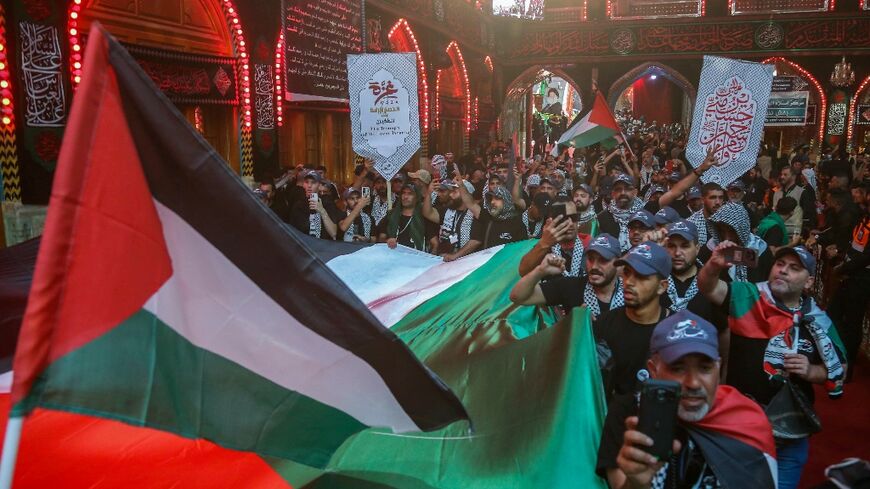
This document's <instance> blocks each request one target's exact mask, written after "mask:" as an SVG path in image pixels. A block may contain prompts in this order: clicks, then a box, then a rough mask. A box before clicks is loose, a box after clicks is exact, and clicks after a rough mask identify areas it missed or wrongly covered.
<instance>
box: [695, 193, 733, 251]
mask: <svg viewBox="0 0 870 489" xmlns="http://www.w3.org/2000/svg"><path fill="white" fill-rule="evenodd" d="M701 199H702V201H703V207H702V208H701V210H699V211H697V212H695V213H694V214H692V215H691V216H689V218H688V220H689V221H691V222H692V224H694V225H695V226H696V227H697V228H698V243H700V244H701V246H703V245H705V244H707V241H708V240H710V239H715V238H716V229H715V228H714V226H713V223H712V222H710V218H711V217H712V216H713V214H715V213H716V212H717V211H718V210H719V208H720V207H722V205H723V204H725V190H724V189H723V188H722V187H720V186H719V184H718V183H713V182H709V183H705V184H704V185H703V186H702V187H701Z"/></svg>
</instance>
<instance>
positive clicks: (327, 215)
mask: <svg viewBox="0 0 870 489" xmlns="http://www.w3.org/2000/svg"><path fill="white" fill-rule="evenodd" d="M301 181H302V185H301V186H293V187H292V188H289V189H287V191H286V193H285V195H286V199H281V201H280V202H281V203H282V204H285V206H282V207H281V211H280V212H279V211H278V210H276V213H278V216H279V217H281V219H282V220H284V222H286V223H288V224H290V225H291V226H293V227H294V228H296V229H298V230H300V231H302V232H303V233H305V234H307V235H309V236H314V237H315V238H321V239H335V236H336V233H337V231H338V227H337V226H336V225H335V222H336V221H337V220H339V219H338V217H339V213H340V211H339V210H338V209H336V208H335V206H334V205H332V203H331V202H330V201H324V200H323V199H321V198H320V183H321V182H320V174H318V173H317V172H316V171H314V170H310V171H308V172H306V173H305V174H304V175H303V176H302V178H301Z"/></svg>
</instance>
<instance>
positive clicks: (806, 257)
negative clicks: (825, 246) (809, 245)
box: [773, 246, 816, 275]
mask: <svg viewBox="0 0 870 489" xmlns="http://www.w3.org/2000/svg"><path fill="white" fill-rule="evenodd" d="M788 254H791V255H795V256H796V257H797V259H798V260H800V262H801V265H803V266H804V268H805V269H806V270H807V271H808V272H810V275H814V274H815V273H816V257H814V256H813V254H812V253H810V250H808V249H806V248H804V247H803V246H787V247H784V248H780V249H778V250H776V254H775V255H773V257H774V258H775V259H778V258H782V257H783V256H785V255H788Z"/></svg>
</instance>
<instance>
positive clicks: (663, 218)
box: [655, 206, 680, 224]
mask: <svg viewBox="0 0 870 489" xmlns="http://www.w3.org/2000/svg"><path fill="white" fill-rule="evenodd" d="M655 220H656V224H670V223H672V222H677V221H679V220H680V214H679V213H678V212H677V211H675V210H674V208H673V207H667V206H666V207H662V208H661V209H659V211H658V212H656V216H655Z"/></svg>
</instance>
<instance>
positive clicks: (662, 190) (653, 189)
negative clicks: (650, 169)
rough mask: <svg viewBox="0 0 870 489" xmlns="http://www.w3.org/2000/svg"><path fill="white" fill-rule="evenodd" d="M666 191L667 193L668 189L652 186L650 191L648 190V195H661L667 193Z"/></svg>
mask: <svg viewBox="0 0 870 489" xmlns="http://www.w3.org/2000/svg"><path fill="white" fill-rule="evenodd" d="M667 191H668V189H666V188H664V187H662V186H661V185H653V186H652V187H650V189H649V194H650V195H652V194H663V193H665V192H667Z"/></svg>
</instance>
